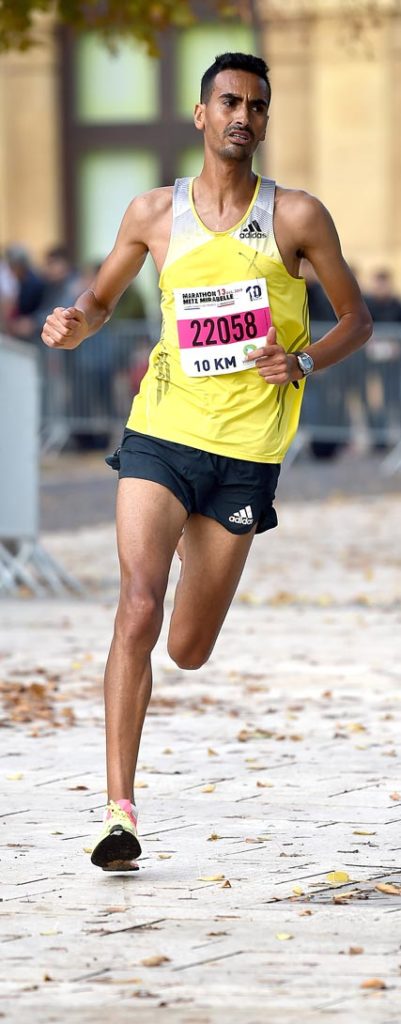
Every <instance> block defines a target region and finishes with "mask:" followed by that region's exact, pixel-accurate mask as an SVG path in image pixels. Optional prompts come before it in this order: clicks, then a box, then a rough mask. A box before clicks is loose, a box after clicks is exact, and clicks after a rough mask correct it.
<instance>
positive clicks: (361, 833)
mask: <svg viewBox="0 0 401 1024" xmlns="http://www.w3.org/2000/svg"><path fill="white" fill-rule="evenodd" d="M352 835H353V836H375V835H376V832H367V831H366V830H365V829H363V828H355V829H354V831H353V833H352Z"/></svg>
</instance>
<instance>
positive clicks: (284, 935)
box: [276, 932, 294, 942]
mask: <svg viewBox="0 0 401 1024" xmlns="http://www.w3.org/2000/svg"><path fill="white" fill-rule="evenodd" d="M293 938H294V936H293V935H290V934H289V932H277V934H276V939H280V942H286V941H287V939H293Z"/></svg>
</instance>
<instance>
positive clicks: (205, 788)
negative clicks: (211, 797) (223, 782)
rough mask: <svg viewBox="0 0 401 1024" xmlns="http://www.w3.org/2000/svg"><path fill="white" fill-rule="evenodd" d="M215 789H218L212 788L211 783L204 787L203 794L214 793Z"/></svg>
mask: <svg viewBox="0 0 401 1024" xmlns="http://www.w3.org/2000/svg"><path fill="white" fill-rule="evenodd" d="M215 789H216V786H212V784H211V783H209V785H208V786H203V787H202V789H201V793H214V791H215Z"/></svg>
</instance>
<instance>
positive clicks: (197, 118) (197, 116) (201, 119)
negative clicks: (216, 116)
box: [194, 103, 206, 132]
mask: <svg viewBox="0 0 401 1024" xmlns="http://www.w3.org/2000/svg"><path fill="white" fill-rule="evenodd" d="M205 106H206V104H205V103H197V104H196V107H195V110H194V125H195V128H197V129H198V132H202V131H203V129H204V127H205Z"/></svg>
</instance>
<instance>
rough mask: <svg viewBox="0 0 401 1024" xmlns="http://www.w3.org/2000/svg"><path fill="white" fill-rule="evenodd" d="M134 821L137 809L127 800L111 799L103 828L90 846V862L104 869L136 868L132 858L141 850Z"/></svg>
mask: <svg viewBox="0 0 401 1024" xmlns="http://www.w3.org/2000/svg"><path fill="white" fill-rule="evenodd" d="M136 825H137V813H136V810H135V808H134V806H133V804H130V802H129V800H117V802H116V803H115V802H114V801H113V800H110V802H109V803H108V804H107V808H106V815H105V822H104V827H103V831H102V832H101V834H100V836H99V838H98V840H97V842H96V845H95V846H94V849H93V850H92V856H91V861H92V864H96V866H97V867H99V868H103V871H138V870H139V868H138V865H137V864H136V863H135V858H136V857H140V855H141V853H142V850H141V847H140V843H139V839H138V834H137V830H136Z"/></svg>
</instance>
